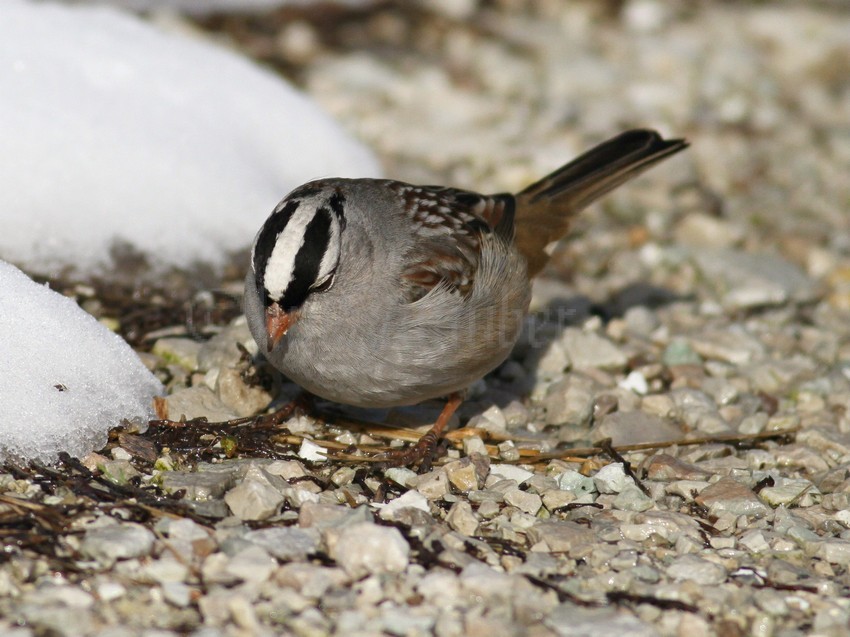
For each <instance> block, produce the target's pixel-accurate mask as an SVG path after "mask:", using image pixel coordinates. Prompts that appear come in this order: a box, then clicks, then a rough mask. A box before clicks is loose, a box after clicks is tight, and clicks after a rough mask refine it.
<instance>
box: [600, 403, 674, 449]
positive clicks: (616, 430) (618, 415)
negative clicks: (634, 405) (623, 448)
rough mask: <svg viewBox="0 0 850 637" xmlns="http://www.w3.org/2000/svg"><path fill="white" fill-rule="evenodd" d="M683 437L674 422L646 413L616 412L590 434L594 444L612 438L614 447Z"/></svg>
mask: <svg viewBox="0 0 850 637" xmlns="http://www.w3.org/2000/svg"><path fill="white" fill-rule="evenodd" d="M683 436H684V432H683V431H682V430H681V429H680V428H679V427H678V426H676V425H675V424H674V423H673V422H672V421H670V420H666V419H662V418H659V417H658V416H655V415H652V414H648V413H646V412H644V411H616V412H614V413H612V414H608V415H607V416H605V417H604V418H602V420H601V421H600V422H599V423H598V424H596V425H594V426H593V428H592V429H591V430H590V434H589V438H590V440H591V441H592V442H599V441H600V440H604V439H605V438H611V442H612V444H614V446H617V445H632V444H637V443H642V442H666V441H668V440H678V439H681V438H682V437H683Z"/></svg>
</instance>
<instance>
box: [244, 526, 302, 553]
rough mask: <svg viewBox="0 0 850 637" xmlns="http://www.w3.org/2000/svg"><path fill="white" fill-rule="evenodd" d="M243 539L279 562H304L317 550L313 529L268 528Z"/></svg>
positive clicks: (255, 531) (246, 535) (251, 533)
mask: <svg viewBox="0 0 850 637" xmlns="http://www.w3.org/2000/svg"><path fill="white" fill-rule="evenodd" d="M244 539H245V540H246V541H248V542H251V543H252V544H256V545H257V546H259V547H261V548H263V549H265V550H266V551H268V553H269V554H270V555H272V556H273V557H275V558H276V559H278V560H280V561H281V562H293V561H303V560H306V559H307V557H308V556H310V555H312V554H314V553H316V551H318V550H319V534H318V532H317V531H316V530H315V529H309V528H308V529H299V528H296V527H288V526H287V527H268V528H265V529H256V530H254V531H249V532H248V533H246V534H245V536H244Z"/></svg>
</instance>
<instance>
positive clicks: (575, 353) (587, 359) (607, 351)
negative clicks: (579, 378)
mask: <svg viewBox="0 0 850 637" xmlns="http://www.w3.org/2000/svg"><path fill="white" fill-rule="evenodd" d="M561 345H562V346H563V348H564V351H565V352H566V354H567V357H568V358H569V361H570V363H571V365H572V367H573V369H585V368H589V367H590V368H593V367H599V368H601V369H609V370H620V369H622V368H623V367H625V366H626V362H627V361H628V357H627V356H626V355H625V354H624V353H623V352H622V351H621V350H620V348H618V347H617V346H616V345H614V343H612V342H611V341H609V340H608V339H607V338H605V337H604V336H600V335H599V334H597V333H596V332H585V331H584V330H581V329H578V328H575V327H568V328H567V329H565V330H564V334H563V336H562V337H561Z"/></svg>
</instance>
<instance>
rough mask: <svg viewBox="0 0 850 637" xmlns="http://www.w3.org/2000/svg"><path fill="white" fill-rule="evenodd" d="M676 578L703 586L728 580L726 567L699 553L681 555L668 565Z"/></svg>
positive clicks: (671, 573)
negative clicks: (702, 556) (710, 560)
mask: <svg viewBox="0 0 850 637" xmlns="http://www.w3.org/2000/svg"><path fill="white" fill-rule="evenodd" d="M667 574H668V575H669V576H670V577H672V578H673V579H675V580H680V581H681V580H688V581H691V582H695V583H697V584H700V585H701V586H717V585H718V584H722V583H723V582H725V581H726V569H724V568H723V567H722V566H721V565H720V564H716V563H714V562H709V561H708V560H706V559H704V558H701V557H699V556H697V555H691V554H689V555H680V556H678V557H676V558H674V559H673V562H672V563H671V564H670V566H669V567H667Z"/></svg>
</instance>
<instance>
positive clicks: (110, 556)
mask: <svg viewBox="0 0 850 637" xmlns="http://www.w3.org/2000/svg"><path fill="white" fill-rule="evenodd" d="M153 543H154V535H153V533H151V532H150V531H149V530H148V529H146V528H145V527H143V526H142V525H140V524H135V523H132V522H123V523H121V524H115V525H110V526H104V527H101V528H96V529H90V530H88V531H86V534H85V537H83V541H82V543H81V545H80V552H81V553H82V554H83V555H85V556H87V557H90V558H92V559H95V560H97V561H98V562H100V563H102V564H105V565H107V566H111V565H112V564H113V563H115V561H117V560H125V559H129V558H133V557H144V556H146V555H150V553H151V551H152V550H153Z"/></svg>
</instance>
